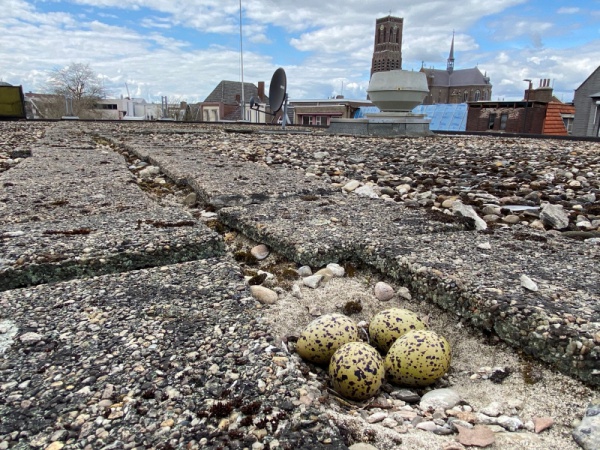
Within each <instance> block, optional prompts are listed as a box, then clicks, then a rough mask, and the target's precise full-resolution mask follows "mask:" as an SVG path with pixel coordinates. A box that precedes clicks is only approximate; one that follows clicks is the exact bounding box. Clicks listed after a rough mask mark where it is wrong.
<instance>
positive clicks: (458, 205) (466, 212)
mask: <svg viewBox="0 0 600 450" xmlns="http://www.w3.org/2000/svg"><path fill="white" fill-rule="evenodd" d="M452 212H453V213H454V215H455V216H461V217H467V218H470V219H473V220H474V223H475V229H476V230H478V231H481V230H487V223H485V220H483V219H482V218H481V217H479V216H478V215H477V213H476V212H475V210H474V209H473V207H472V206H471V205H465V204H464V203H463V202H461V201H460V200H457V201H455V202H454V203H453V204H452Z"/></svg>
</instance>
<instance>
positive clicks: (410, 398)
mask: <svg viewBox="0 0 600 450" xmlns="http://www.w3.org/2000/svg"><path fill="white" fill-rule="evenodd" d="M392 397H394V398H397V399H398V400H402V401H403V402H406V403H417V402H418V401H420V400H421V396H420V395H419V394H417V393H416V392H413V391H410V390H408V389H400V390H398V391H394V392H392Z"/></svg>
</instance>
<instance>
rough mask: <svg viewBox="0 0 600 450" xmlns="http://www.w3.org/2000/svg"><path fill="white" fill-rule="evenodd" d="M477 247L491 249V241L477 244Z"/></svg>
mask: <svg viewBox="0 0 600 450" xmlns="http://www.w3.org/2000/svg"><path fill="white" fill-rule="evenodd" d="M477 248H479V249H481V250H491V249H492V245H491V244H490V243H489V242H484V243H482V244H479V245H477Z"/></svg>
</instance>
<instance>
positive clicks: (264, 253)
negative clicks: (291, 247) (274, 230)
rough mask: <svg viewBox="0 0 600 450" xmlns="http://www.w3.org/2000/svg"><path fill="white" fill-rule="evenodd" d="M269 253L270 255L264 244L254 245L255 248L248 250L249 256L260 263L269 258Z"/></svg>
mask: <svg viewBox="0 0 600 450" xmlns="http://www.w3.org/2000/svg"><path fill="white" fill-rule="evenodd" d="M269 253H270V250H269V247H267V246H266V245H264V244H259V245H256V246H255V247H252V249H251V250H250V254H251V255H252V256H254V257H255V258H256V259H257V260H258V261H262V260H263V259H266V258H267V257H268V256H269Z"/></svg>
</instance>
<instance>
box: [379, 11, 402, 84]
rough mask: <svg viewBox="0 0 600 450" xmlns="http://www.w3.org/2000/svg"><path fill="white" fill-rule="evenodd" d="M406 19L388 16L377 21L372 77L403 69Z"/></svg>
mask: <svg viewBox="0 0 600 450" xmlns="http://www.w3.org/2000/svg"><path fill="white" fill-rule="evenodd" d="M403 25H404V19H401V18H400V17H392V16H387V17H383V18H381V19H377V20H376V21H375V48H374V50H373V60H372V62H371V75H373V74H374V73H375V72H387V71H388V70H397V69H402V26H403Z"/></svg>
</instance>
